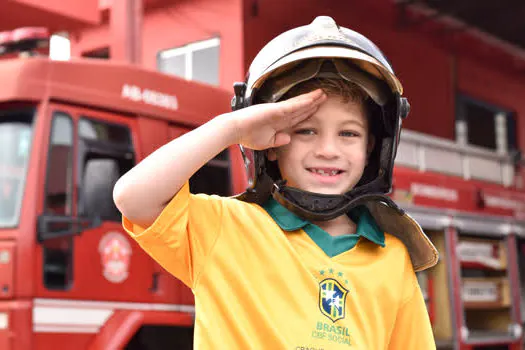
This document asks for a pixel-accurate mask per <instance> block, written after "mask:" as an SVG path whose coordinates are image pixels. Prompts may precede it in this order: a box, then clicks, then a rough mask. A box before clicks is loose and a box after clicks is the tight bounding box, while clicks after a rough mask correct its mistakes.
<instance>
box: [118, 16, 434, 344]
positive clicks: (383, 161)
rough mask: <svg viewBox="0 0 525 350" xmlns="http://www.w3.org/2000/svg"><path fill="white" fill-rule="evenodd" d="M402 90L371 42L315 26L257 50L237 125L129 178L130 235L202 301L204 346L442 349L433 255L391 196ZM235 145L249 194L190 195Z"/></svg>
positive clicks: (199, 317) (180, 146)
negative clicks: (429, 272)
mask: <svg viewBox="0 0 525 350" xmlns="http://www.w3.org/2000/svg"><path fill="white" fill-rule="evenodd" d="M401 93H402V89H401V84H400V83H399V81H398V80H397V78H396V77H395V75H394V74H393V71H392V69H391V67H390V66H389V64H388V62H387V61H386V59H385V58H384V57H383V55H382V53H380V51H379V49H377V47H375V45H373V44H372V43H371V42H370V41H369V40H368V39H366V38H365V37H363V36H362V35H360V34H358V33H355V32H352V31H350V30H348V29H346V28H342V27H339V26H337V25H336V24H335V22H334V21H333V20H332V19H331V18H329V17H318V18H316V19H315V20H314V21H313V22H312V23H311V24H310V25H308V26H304V27H299V28H295V29H293V30H290V31H288V32H285V33H283V34H281V35H280V36H278V37H277V38H275V39H274V40H272V41H271V42H270V43H268V44H267V45H266V46H265V48H263V49H262V50H261V51H260V52H259V54H258V55H257V57H256V58H255V59H254V61H253V63H252V66H251V67H250V74H249V77H248V79H247V81H246V82H245V83H244V84H241V85H238V86H237V87H236V96H235V99H234V101H233V106H234V109H235V111H234V112H232V113H227V114H224V115H220V116H217V117H215V118H213V119H212V120H211V121H210V122H208V123H206V124H204V125H202V126H201V127H199V128H197V129H195V130H193V131H191V132H189V133H188V134H185V135H184V136H181V137H179V138H178V139H175V140H173V141H171V142H169V143H168V144H166V145H164V146H163V147H161V148H159V149H158V150H156V151H155V152H153V153H152V154H151V155H149V156H148V157H147V158H145V159H144V160H143V161H142V162H141V163H139V164H138V165H137V166H136V167H134V168H133V169H131V170H130V171H129V172H128V173H127V174H125V175H124V176H123V177H122V178H121V179H120V180H119V181H118V183H117V184H116V186H115V189H114V199H115V203H116V205H117V207H118V208H119V210H120V211H121V212H122V214H123V225H124V228H125V229H126V230H127V232H128V233H129V234H130V236H131V237H133V238H134V239H135V240H136V241H137V242H138V243H139V244H140V245H141V246H142V247H143V249H144V250H145V251H146V252H147V253H148V254H150V255H151V256H152V257H153V259H155V260H156V261H157V262H159V263H160V264H161V265H162V266H163V267H164V268H165V269H166V270H167V271H168V272H170V273H171V274H173V275H174V276H176V277H177V278H179V279H180V280H182V281H183V282H184V283H185V284H186V285H188V286H189V287H190V288H192V290H193V293H194V295H195V306H196V324H195V348H197V349H209V348H220V349H290V350H291V349H348V348H353V349H418V350H420V349H435V344H434V341H433V336H432V330H431V327H430V322H429V318H428V313H427V311H426V307H425V302H424V300H423V297H422V293H421V290H420V288H419V285H418V283H417V279H416V275H415V271H420V270H424V269H426V268H429V267H431V266H433V265H434V264H435V263H436V262H437V252H436V251H435V248H434V247H433V246H432V244H431V243H430V241H429V240H428V238H427V237H426V236H425V235H424V233H423V232H422V231H421V229H420V227H419V226H418V225H417V223H415V221H413V220H412V219H411V218H410V217H409V216H408V215H406V213H404V212H403V211H402V210H401V209H400V208H398V207H397V205H396V204H395V203H394V202H392V201H391V200H390V199H389V198H388V197H387V196H386V193H387V192H388V191H389V190H390V188H391V180H392V179H391V176H392V168H393V158H394V156H395V151H396V148H397V140H398V139H397V138H398V136H399V129H400V121H401V118H403V117H406V114H407V113H408V108H407V102H406V100H405V99H404V98H402V97H401ZM234 144H239V145H241V146H242V151H243V154H244V155H245V157H246V162H247V165H248V170H249V174H248V175H249V180H250V188H249V189H248V190H247V191H246V192H245V193H243V194H241V195H239V196H237V197H235V198H223V197H219V196H209V195H204V194H190V193H189V186H188V180H189V178H190V177H191V175H193V174H194V173H195V172H196V171H197V170H198V169H199V168H200V167H202V166H203V165H204V164H205V163H206V162H207V161H209V160H210V159H212V158H213V157H214V156H215V155H216V154H218V153H220V152H221V151H223V150H224V149H226V148H228V147H229V146H231V145H234ZM152 178H155V179H156V180H155V184H154V185H153V184H150V181H151V179H152Z"/></svg>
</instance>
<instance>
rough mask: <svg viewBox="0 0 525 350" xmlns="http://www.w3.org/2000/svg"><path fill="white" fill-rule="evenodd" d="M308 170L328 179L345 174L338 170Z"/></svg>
mask: <svg viewBox="0 0 525 350" xmlns="http://www.w3.org/2000/svg"><path fill="white" fill-rule="evenodd" d="M306 170H308V171H309V172H311V173H314V174H316V175H321V176H326V177H329V176H337V175H339V174H341V173H343V172H344V171H343V170H341V169H336V168H306Z"/></svg>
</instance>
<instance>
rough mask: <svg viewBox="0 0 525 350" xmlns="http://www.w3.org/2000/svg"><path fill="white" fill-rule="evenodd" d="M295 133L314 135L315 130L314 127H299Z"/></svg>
mask: <svg viewBox="0 0 525 350" xmlns="http://www.w3.org/2000/svg"><path fill="white" fill-rule="evenodd" d="M295 133H296V134H298V135H314V134H315V131H314V130H313V129H298V130H295Z"/></svg>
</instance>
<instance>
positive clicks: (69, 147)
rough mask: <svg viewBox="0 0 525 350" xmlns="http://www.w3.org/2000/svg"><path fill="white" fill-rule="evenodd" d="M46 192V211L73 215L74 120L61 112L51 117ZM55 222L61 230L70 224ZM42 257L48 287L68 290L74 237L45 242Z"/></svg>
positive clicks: (71, 273) (71, 277) (45, 283)
mask: <svg viewBox="0 0 525 350" xmlns="http://www.w3.org/2000/svg"><path fill="white" fill-rule="evenodd" d="M45 193H46V195H45V203H44V212H45V213H46V214H54V215H70V216H71V215H73V200H72V198H73V120H72V119H71V117H70V116H69V115H67V114H65V113H62V112H56V113H54V115H53V119H52V124H51V135H50V142H49V152H48V160H47V175H46V186H45ZM55 225H56V229H57V230H62V229H67V227H64V225H68V224H67V223H64V224H59V223H57V224H54V226H53V228H54V227H55ZM53 228H51V229H53ZM43 259H44V263H43V269H44V273H43V277H44V285H45V287H46V288H48V289H58V290H64V289H67V288H68V287H69V286H70V285H71V283H72V281H73V264H72V262H73V239H72V237H71V236H69V237H60V238H55V239H50V240H47V241H45V242H44V243H43Z"/></svg>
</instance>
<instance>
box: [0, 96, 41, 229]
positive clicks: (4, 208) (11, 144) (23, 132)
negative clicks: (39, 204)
mask: <svg viewBox="0 0 525 350" xmlns="http://www.w3.org/2000/svg"><path fill="white" fill-rule="evenodd" d="M33 116H34V110H32V109H20V108H7V109H5V108H4V109H2V107H1V105H0V228H8V227H16V226H18V222H19V219H20V208H21V205H22V197H23V193H24V187H25V186H24V184H25V178H26V173H27V165H28V159H29V152H30V149H31V139H32V134H33V133H32V130H33Z"/></svg>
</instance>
